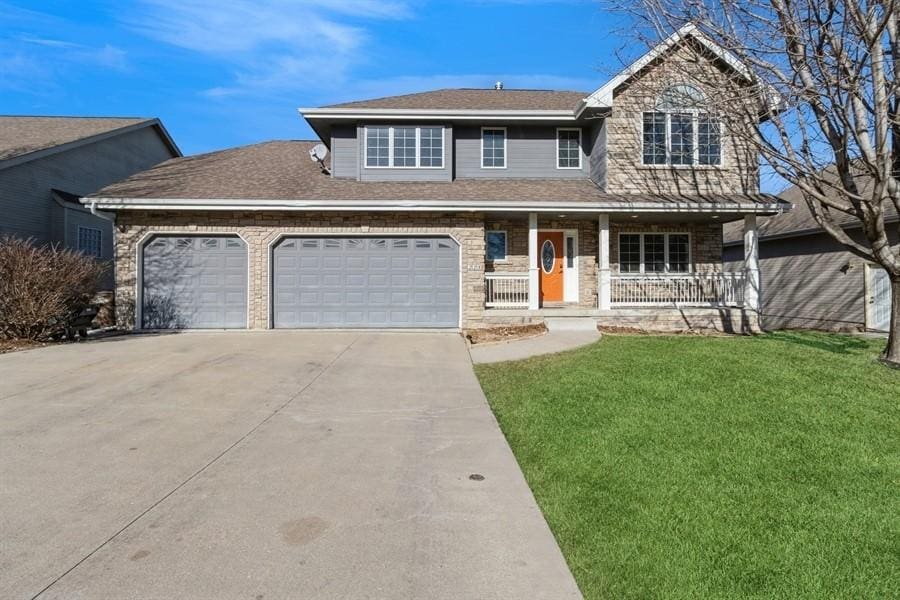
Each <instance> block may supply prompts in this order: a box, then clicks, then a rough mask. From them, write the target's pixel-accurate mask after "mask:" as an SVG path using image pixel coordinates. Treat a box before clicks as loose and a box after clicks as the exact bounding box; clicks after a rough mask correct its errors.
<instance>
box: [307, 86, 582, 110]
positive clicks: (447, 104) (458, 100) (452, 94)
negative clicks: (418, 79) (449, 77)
mask: <svg viewBox="0 0 900 600" xmlns="http://www.w3.org/2000/svg"><path fill="white" fill-rule="evenodd" d="M589 95H590V92H570V91H558V90H507V89H503V90H494V89H490V90H485V89H443V90H434V91H431V92H420V93H417V94H405V95H403V96H388V97H386V98H375V99H372V100H359V101H356V102H344V103H341V104H332V105H329V106H324V107H322V108H399V109H408V110H575V107H576V106H577V105H578V102H579V101H580V100H582V99H583V98H585V97H587V96H589Z"/></svg>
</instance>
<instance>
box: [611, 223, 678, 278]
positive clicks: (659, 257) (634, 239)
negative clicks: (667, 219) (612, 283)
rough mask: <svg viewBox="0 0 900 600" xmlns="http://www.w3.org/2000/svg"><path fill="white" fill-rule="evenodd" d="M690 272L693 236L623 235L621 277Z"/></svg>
mask: <svg viewBox="0 0 900 600" xmlns="http://www.w3.org/2000/svg"><path fill="white" fill-rule="evenodd" d="M690 270H691V236H690V234H687V233H621V234H619V272H620V273H688V272H690Z"/></svg>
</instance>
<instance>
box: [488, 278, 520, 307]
mask: <svg viewBox="0 0 900 600" xmlns="http://www.w3.org/2000/svg"><path fill="white" fill-rule="evenodd" d="M484 305H485V306H486V307H487V308H528V273H524V274H523V273H485V275H484Z"/></svg>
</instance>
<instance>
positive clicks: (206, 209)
mask: <svg viewBox="0 0 900 600" xmlns="http://www.w3.org/2000/svg"><path fill="white" fill-rule="evenodd" d="M685 66H687V67H688V68H691V69H699V70H700V71H699V73H698V74H699V75H701V76H702V77H703V78H704V79H706V80H708V81H709V84H708V85H704V86H688V85H685V82H684V81H683V78H682V77H681V76H680V75H679V74H680V73H683V72H684V67H685ZM742 73H743V71H742V69H741V67H740V66H739V65H738V64H737V63H736V61H735V60H734V57H732V56H730V55H726V54H725V53H724V52H723V51H722V50H721V49H720V48H718V47H716V46H715V45H714V44H712V43H711V42H710V41H709V40H707V39H706V38H705V37H703V36H702V35H700V34H699V33H698V32H697V30H696V29H695V28H693V27H690V26H688V27H685V28H683V29H682V30H680V31H679V32H678V33H676V34H675V35H673V36H672V37H670V38H669V39H667V40H666V41H665V42H663V43H662V44H660V45H659V46H658V47H657V48H655V49H654V50H653V51H652V52H650V53H648V54H647V55H646V56H644V57H642V58H641V59H639V60H638V61H637V62H636V63H634V64H632V65H631V66H629V67H628V68H627V69H625V70H624V71H622V73H620V74H619V75H617V76H616V77H615V78H613V79H612V80H611V81H609V82H607V83H606V84H605V85H603V86H602V87H600V88H599V89H597V90H596V91H594V92H566V91H535V90H507V89H502V85H497V86H496V89H484V90H480V89H479V90H473V89H462V90H438V91H433V92H425V93H420V94H410V95H406V96H396V97H390V98H382V99H377V100H367V101H361V102H351V103H347V104H339V105H334V106H326V107H322V108H314V109H301V113H302V114H303V116H304V117H305V118H306V120H307V122H308V123H309V124H310V125H311V126H312V128H313V129H314V130H315V131H316V133H317V134H318V135H319V136H320V137H321V139H322V140H323V141H324V144H325V145H326V146H327V147H328V148H329V149H330V151H331V152H330V159H328V160H326V161H325V163H323V164H322V165H321V167H320V165H319V164H317V163H316V162H314V161H312V160H310V156H309V152H310V151H311V150H312V149H313V148H314V146H315V143H314V142H297V141H283V142H268V143H262V144H257V145H252V146H246V147H241V148H234V149H230V150H224V151H221V152H213V153H210V154H204V155H200V156H194V157H188V158H179V159H175V160H171V161H167V162H166V163H163V164H162V165H159V166H158V167H156V168H154V169H151V170H149V171H147V172H146V173H141V174H138V175H135V176H134V177H131V178H129V179H127V180H126V181H124V182H120V183H118V184H115V185H112V186H109V187H107V188H105V189H103V190H101V191H99V192H97V193H96V194H93V195H91V196H90V197H87V198H84V199H83V200H82V202H84V203H85V204H86V205H88V206H91V207H96V208H102V209H103V210H107V211H113V212H115V213H116V214H117V225H118V226H117V237H116V244H117V248H118V252H117V306H118V308H119V310H120V314H119V322H120V324H124V325H126V326H127V325H133V326H134V327H136V328H147V329H152V328H162V327H176V328H188V327H195V328H204V327H205V328H251V329H265V328H273V327H274V328H305V327H311V328H312V327H326V328H334V327H349V328H358V327H414V328H420V327H440V328H473V327H484V326H491V325H501V324H509V323H528V322H539V321H542V320H544V319H545V318H547V317H551V316H558V317H568V316H571V317H578V318H585V317H588V318H593V319H596V320H597V321H598V323H601V324H603V325H611V326H642V327H656V328H670V329H671V328H679V329H681V328H685V327H715V328H719V329H725V330H743V329H747V328H749V327H752V325H753V322H754V316H755V312H754V311H755V307H756V302H757V299H756V289H757V288H758V285H756V284H755V282H757V277H758V273H757V272H756V271H755V270H754V269H752V268H751V269H750V270H748V272H747V277H745V276H744V274H743V273H723V272H722V227H721V224H722V223H723V222H727V221H733V220H741V221H742V222H743V223H745V224H746V226H747V227H748V229H749V230H750V231H751V232H752V231H753V230H754V227H755V219H756V216H757V215H772V214H776V213H778V212H780V211H782V210H783V209H784V208H785V207H786V206H787V205H785V204H784V203H782V202H780V201H779V200H778V199H777V198H775V197H772V196H766V195H762V194H759V192H758V186H757V183H758V173H757V171H758V169H757V165H758V160H757V157H756V156H755V155H754V154H752V153H751V152H750V151H749V150H748V148H747V147H746V146H744V145H742V143H741V141H740V138H739V137H738V136H731V135H729V132H728V130H727V129H724V130H723V128H721V127H720V122H719V117H718V116H717V115H716V114H709V113H708V112H707V104H706V98H708V97H709V96H710V95H711V94H714V93H716V88H717V86H718V85H720V84H721V82H722V81H723V80H724V79H725V78H735V77H742V76H743V75H742ZM701 87H702V88H703V89H700V88H701ZM751 258H752V257H751Z"/></svg>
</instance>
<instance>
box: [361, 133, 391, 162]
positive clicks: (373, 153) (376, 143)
mask: <svg viewBox="0 0 900 600" xmlns="http://www.w3.org/2000/svg"><path fill="white" fill-rule="evenodd" d="M390 131H391V130H390V128H389V127H366V166H367V167H389V166H390V165H391V160H390Z"/></svg>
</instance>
